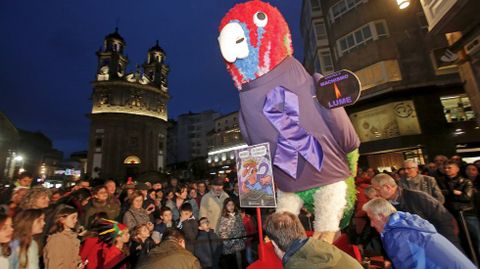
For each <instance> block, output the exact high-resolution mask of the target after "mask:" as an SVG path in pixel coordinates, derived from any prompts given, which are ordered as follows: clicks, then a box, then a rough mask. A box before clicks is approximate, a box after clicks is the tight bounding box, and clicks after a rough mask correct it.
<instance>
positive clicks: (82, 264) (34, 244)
mask: <svg viewBox="0 0 480 269" xmlns="http://www.w3.org/2000/svg"><path fill="white" fill-rule="evenodd" d="M32 179H33V177H32V175H31V174H29V173H26V172H25V173H22V174H20V175H19V177H18V180H17V181H16V182H15V184H14V186H10V187H6V188H4V189H3V190H2V191H1V197H0V200H1V204H0V207H1V209H0V268H2V269H3V268H5V269H7V268H12V269H36V268H49V269H50V268H52V269H57V268H62V269H63V268H92V269H93V268H105V269H107V268H156V267H157V266H158V268H162V266H166V268H245V267H246V266H247V265H248V264H249V263H251V262H253V261H254V258H253V252H252V239H253V238H254V234H255V233H256V229H255V227H256V226H255V225H256V224H255V220H254V218H252V217H251V216H250V215H248V214H247V213H246V212H245V210H244V209H242V210H240V208H239V194H238V184H237V183H235V184H228V183H225V182H224V180H223V179H219V178H218V179H214V180H212V181H210V182H206V181H199V182H184V183H180V182H179V181H178V180H177V179H175V178H172V179H170V180H169V182H163V183H161V182H155V183H153V184H152V183H150V182H137V183H134V182H133V181H132V180H129V181H127V183H125V184H124V185H122V186H118V185H117V182H115V180H113V179H109V180H106V181H102V180H95V181H92V182H91V181H89V180H84V179H81V180H79V181H77V182H76V184H75V186H73V187H71V188H69V189H46V188H44V187H42V186H41V185H36V186H32ZM225 186H226V187H228V188H227V189H224V187H225ZM227 192H228V193H227ZM169 265H171V266H170V267H169Z"/></svg>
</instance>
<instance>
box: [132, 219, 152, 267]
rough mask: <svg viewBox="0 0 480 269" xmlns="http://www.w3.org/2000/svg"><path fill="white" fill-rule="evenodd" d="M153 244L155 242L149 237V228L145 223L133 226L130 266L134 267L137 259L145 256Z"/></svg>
mask: <svg viewBox="0 0 480 269" xmlns="http://www.w3.org/2000/svg"><path fill="white" fill-rule="evenodd" d="M155 245H156V244H155V242H154V241H153V239H152V238H151V237H150V229H149V227H148V225H147V224H141V225H138V226H137V227H135V229H134V231H133V239H132V242H131V244H130V265H131V268H135V265H136V264H137V263H138V261H139V259H141V258H142V257H146V256H147V255H148V253H150V250H151V249H152V248H154V247H155Z"/></svg>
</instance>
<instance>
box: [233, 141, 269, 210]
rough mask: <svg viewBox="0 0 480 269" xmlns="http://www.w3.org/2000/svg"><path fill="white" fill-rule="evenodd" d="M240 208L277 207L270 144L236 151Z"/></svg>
mask: <svg viewBox="0 0 480 269" xmlns="http://www.w3.org/2000/svg"><path fill="white" fill-rule="evenodd" d="M235 158H236V164H237V174H238V190H239V194H240V207H262V208H272V207H277V203H276V199H275V185H274V181H273V171H272V161H271V158H270V146H269V144H268V143H262V144H258V145H253V146H249V147H247V148H243V149H240V150H236V151H235Z"/></svg>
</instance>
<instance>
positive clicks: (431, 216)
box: [372, 173, 462, 250]
mask: <svg viewBox="0 0 480 269" xmlns="http://www.w3.org/2000/svg"><path fill="white" fill-rule="evenodd" d="M372 186H373V187H374V188H375V190H376V191H377V194H378V195H379V196H380V197H382V198H384V199H386V200H388V201H389V202H390V203H391V204H392V205H393V206H394V207H395V208H396V209H397V210H398V211H404V212H408V213H411V214H417V215H419V216H420V217H422V218H423V219H426V220H428V221H429V222H430V223H431V224H433V226H435V228H436V229H437V231H438V233H440V234H441V235H443V236H445V237H446V238H447V239H448V240H449V241H450V242H452V244H454V245H455V246H456V247H457V248H458V249H460V250H462V247H461V246H460V241H459V238H458V225H457V222H456V220H455V218H454V217H453V216H452V215H451V214H450V213H449V212H448V210H447V209H446V208H445V207H444V206H443V205H441V204H440V202H438V200H436V199H435V198H433V197H432V196H430V195H428V194H426V193H424V192H420V191H412V190H407V189H402V188H399V187H398V186H397V183H396V182H395V180H394V179H393V178H392V177H391V176H390V175H388V174H384V173H381V174H378V175H376V176H375V177H374V178H373V179H372Z"/></svg>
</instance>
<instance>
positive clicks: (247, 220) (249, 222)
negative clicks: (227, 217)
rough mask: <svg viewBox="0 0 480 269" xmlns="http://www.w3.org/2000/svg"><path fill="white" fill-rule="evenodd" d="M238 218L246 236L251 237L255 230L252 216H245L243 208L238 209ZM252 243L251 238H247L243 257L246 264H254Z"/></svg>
mask: <svg viewBox="0 0 480 269" xmlns="http://www.w3.org/2000/svg"><path fill="white" fill-rule="evenodd" d="M240 216H242V222H243V227H245V231H246V233H247V236H253V234H255V232H256V229H255V221H254V220H253V218H252V216H250V215H248V214H246V213H245V209H244V208H240ZM252 241H253V238H252V237H249V238H248V239H247V241H246V242H245V256H246V259H247V263H248V264H251V263H253V262H254V260H253V255H252Z"/></svg>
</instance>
